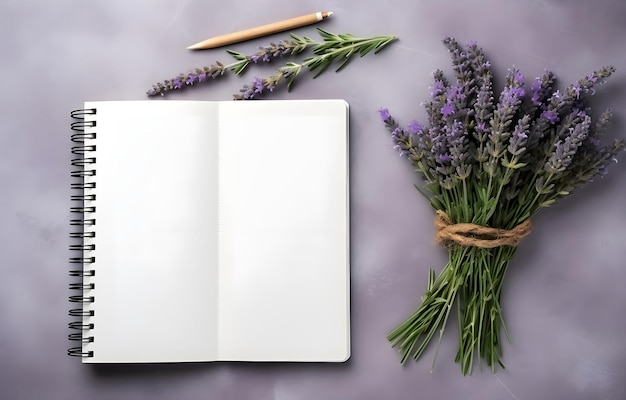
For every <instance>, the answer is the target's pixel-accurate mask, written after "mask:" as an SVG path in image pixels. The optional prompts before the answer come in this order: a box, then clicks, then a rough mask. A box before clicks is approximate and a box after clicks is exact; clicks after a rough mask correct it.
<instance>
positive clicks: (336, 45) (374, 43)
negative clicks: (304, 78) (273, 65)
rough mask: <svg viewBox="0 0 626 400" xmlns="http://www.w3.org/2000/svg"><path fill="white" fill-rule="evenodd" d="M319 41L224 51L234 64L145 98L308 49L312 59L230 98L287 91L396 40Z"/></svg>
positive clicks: (294, 38)
mask: <svg viewBox="0 0 626 400" xmlns="http://www.w3.org/2000/svg"><path fill="white" fill-rule="evenodd" d="M318 32H319V34H320V36H321V37H322V41H321V42H319V41H315V40H313V39H310V38H308V37H305V36H304V37H303V36H298V35H295V34H293V33H292V34H291V39H288V40H282V41H280V42H278V44H275V43H271V44H270V45H269V46H265V47H259V51H257V52H256V53H254V54H251V55H245V54H242V53H239V52H237V51H234V50H227V52H228V54H230V55H231V56H233V57H234V58H235V60H236V61H234V62H232V63H230V64H224V63H222V62H219V61H217V62H216V63H215V64H212V65H210V66H205V67H202V68H196V69H194V70H193V71H191V72H188V73H186V74H179V75H178V76H176V77H174V78H173V79H168V80H165V81H163V82H158V83H156V84H154V85H153V86H152V89H150V90H148V91H147V92H146V94H147V95H148V96H157V95H160V96H164V95H166V94H167V93H169V92H171V91H176V90H182V89H184V88H187V87H192V86H194V85H197V84H199V83H208V82H210V81H212V80H214V79H216V78H218V77H221V76H223V75H224V74H226V72H228V71H232V72H233V73H234V74H235V75H240V74H242V73H243V72H244V71H245V70H246V69H247V67H248V66H249V65H250V64H257V63H269V62H272V61H274V60H276V59H279V58H282V57H284V56H295V55H297V54H300V53H302V52H304V51H305V50H307V49H308V48H311V51H312V53H313V56H312V57H309V58H306V59H305V60H304V61H303V62H302V63H300V64H299V63H295V62H288V63H286V64H285V65H284V66H283V67H280V68H279V69H278V74H276V75H273V76H271V77H269V78H265V79H261V78H255V79H254V81H253V82H252V84H251V85H244V87H243V89H241V90H240V93H238V94H235V95H233V97H234V99H235V100H249V99H252V98H255V97H258V96H259V95H260V94H262V93H264V92H265V93H267V92H273V91H274V90H275V89H276V87H278V86H279V85H281V84H283V83H286V85H287V90H290V89H291V86H292V84H293V82H294V80H295V79H296V77H297V76H298V75H299V74H300V73H301V72H302V71H303V70H307V69H308V70H310V71H313V72H315V75H314V78H315V77H317V76H319V75H320V74H321V73H323V72H324V71H325V70H326V69H327V68H328V67H329V66H330V65H331V64H332V63H333V62H334V61H339V67H338V68H337V70H336V71H340V70H341V69H342V68H344V67H345V66H346V65H347V63H348V62H349V61H350V60H351V59H352V56H353V55H356V54H358V55H360V56H361V57H363V56H365V55H366V54H368V53H369V52H371V51H373V52H374V54H376V53H378V52H380V51H381V50H382V49H383V48H384V47H385V46H387V45H388V44H389V43H391V42H392V41H394V40H395V39H396V37H395V36H373V37H369V38H359V37H356V36H354V35H351V34H332V33H329V32H326V31H324V30H322V29H318Z"/></svg>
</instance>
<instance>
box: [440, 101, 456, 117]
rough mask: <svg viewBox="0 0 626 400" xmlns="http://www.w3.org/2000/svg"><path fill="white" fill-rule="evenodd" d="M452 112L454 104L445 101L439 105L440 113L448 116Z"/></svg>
mask: <svg viewBox="0 0 626 400" xmlns="http://www.w3.org/2000/svg"><path fill="white" fill-rule="evenodd" d="M452 114H454V106H453V105H452V103H446V104H444V106H443V107H441V115H444V116H446V117H447V116H449V115H452Z"/></svg>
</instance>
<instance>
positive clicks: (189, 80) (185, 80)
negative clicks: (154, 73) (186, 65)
mask: <svg viewBox="0 0 626 400" xmlns="http://www.w3.org/2000/svg"><path fill="white" fill-rule="evenodd" d="M225 72H226V66H225V65H224V64H222V63H220V62H217V63H216V64H215V65H211V66H210V67H203V68H196V69H195V70H194V71H191V72H189V73H187V74H180V75H178V76H177V77H175V78H173V79H171V80H165V81H163V82H158V83H156V84H154V85H153V86H152V89H151V90H149V91H147V92H146V94H147V95H148V96H156V95H160V96H164V95H165V94H166V93H168V92H171V91H173V90H182V89H184V88H185V87H188V86H192V85H193V84H194V83H200V82H207V81H208V78H211V79H215V78H217V77H219V76H222V75H223V74H224V73H225Z"/></svg>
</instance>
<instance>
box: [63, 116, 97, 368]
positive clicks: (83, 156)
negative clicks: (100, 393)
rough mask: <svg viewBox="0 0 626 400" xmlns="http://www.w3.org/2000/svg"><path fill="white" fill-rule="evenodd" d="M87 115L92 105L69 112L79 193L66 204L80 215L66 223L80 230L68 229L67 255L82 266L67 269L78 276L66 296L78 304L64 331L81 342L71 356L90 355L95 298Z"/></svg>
mask: <svg viewBox="0 0 626 400" xmlns="http://www.w3.org/2000/svg"><path fill="white" fill-rule="evenodd" d="M88 115H96V109H95V108H88V109H82V110H74V111H72V112H71V113H70V116H71V117H72V118H74V119H75V121H73V122H72V124H71V126H70V127H71V129H72V130H73V131H74V132H73V133H72V136H71V140H72V142H73V143H74V145H73V146H72V154H73V155H75V156H76V158H73V159H72V161H71V163H72V167H73V170H72V171H71V177H72V178H73V179H74V180H75V182H72V183H71V189H72V190H77V191H80V194H73V195H72V196H71V200H72V202H76V206H72V207H71V208H70V212H71V213H72V214H79V215H80V217H78V218H72V219H70V225H71V226H76V227H80V228H79V229H80V230H79V231H75V232H71V233H70V239H72V240H76V241H77V242H79V243H73V244H70V251H71V252H72V253H73V254H74V255H73V256H71V257H70V258H69V262H70V264H80V265H81V266H82V268H80V269H72V270H70V272H69V274H70V276H71V277H75V278H79V279H80V281H79V282H75V283H70V285H69V289H70V291H71V292H72V295H70V296H69V298H68V300H69V302H70V303H72V304H78V305H77V307H80V308H73V309H71V310H70V311H69V315H70V317H73V318H79V320H77V321H72V322H70V323H69V324H68V327H69V329H70V330H71V331H73V333H70V334H69V335H68V339H69V340H71V341H73V342H80V344H81V345H80V346H76V347H72V348H70V349H68V351H67V354H68V355H70V356H75V357H93V351H91V350H85V349H84V346H85V344H88V343H93V341H94V336H93V335H92V334H90V333H91V331H92V330H93V329H94V323H93V320H92V317H94V316H95V311H94V310H93V303H94V302H95V300H96V298H95V296H94V290H95V288H96V285H95V283H94V282H93V281H92V279H93V277H94V276H95V275H96V271H95V269H94V264H95V262H96V257H95V253H94V252H95V250H96V245H95V243H94V242H93V241H94V239H95V237H96V232H95V231H94V228H93V227H94V226H95V225H96V218H95V212H96V205H95V201H96V195H95V193H94V190H95V188H96V182H95V176H96V157H93V154H94V152H95V151H96V145H95V144H93V142H94V141H95V139H96V133H95V132H94V131H93V128H95V127H96V121H93V120H85V116H88Z"/></svg>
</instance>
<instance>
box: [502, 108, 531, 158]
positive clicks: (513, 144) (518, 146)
mask: <svg viewBox="0 0 626 400" xmlns="http://www.w3.org/2000/svg"><path fill="white" fill-rule="evenodd" d="M529 126H530V116H529V115H528V114H526V115H524V116H523V117H522V118H521V119H520V120H519V121H518V122H517V124H516V125H515V129H514V130H513V133H511V137H510V139H509V145H508V147H507V150H508V152H509V154H511V155H512V156H513V157H519V156H520V155H521V154H522V153H523V152H524V151H525V150H526V147H525V146H526V142H527V140H528V128H529Z"/></svg>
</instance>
